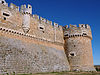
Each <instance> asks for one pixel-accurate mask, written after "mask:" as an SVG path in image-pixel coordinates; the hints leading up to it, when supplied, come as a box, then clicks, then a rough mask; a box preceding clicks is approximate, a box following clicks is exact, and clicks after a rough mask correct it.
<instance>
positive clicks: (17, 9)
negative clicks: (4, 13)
mask: <svg viewBox="0 0 100 75" xmlns="http://www.w3.org/2000/svg"><path fill="white" fill-rule="evenodd" d="M10 8H11V9H13V10H16V11H19V6H16V5H15V4H13V3H11V4H10Z"/></svg>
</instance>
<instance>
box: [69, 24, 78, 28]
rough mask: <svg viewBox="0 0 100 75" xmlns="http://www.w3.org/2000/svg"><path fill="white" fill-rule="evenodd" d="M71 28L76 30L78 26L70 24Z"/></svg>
mask: <svg viewBox="0 0 100 75" xmlns="http://www.w3.org/2000/svg"><path fill="white" fill-rule="evenodd" d="M69 27H70V28H76V27H77V25H71V24H70V26H69Z"/></svg>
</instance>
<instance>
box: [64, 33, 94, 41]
mask: <svg viewBox="0 0 100 75" xmlns="http://www.w3.org/2000/svg"><path fill="white" fill-rule="evenodd" d="M81 36H83V37H88V38H90V39H91V40H92V37H91V36H88V34H86V33H83V34H73V35H70V34H64V37H65V38H70V37H81Z"/></svg>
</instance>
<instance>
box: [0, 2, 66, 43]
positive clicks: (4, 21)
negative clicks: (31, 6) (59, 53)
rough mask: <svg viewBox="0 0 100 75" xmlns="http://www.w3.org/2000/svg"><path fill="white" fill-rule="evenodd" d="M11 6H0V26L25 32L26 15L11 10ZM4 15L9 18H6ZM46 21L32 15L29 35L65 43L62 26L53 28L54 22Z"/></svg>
mask: <svg viewBox="0 0 100 75" xmlns="http://www.w3.org/2000/svg"><path fill="white" fill-rule="evenodd" d="M11 6H13V8H14V7H17V6H15V5H14V4H11ZM11 6H10V7H7V6H4V5H0V16H1V17H0V23H1V25H0V26H2V27H6V28H9V29H13V30H17V31H19V32H24V31H23V28H22V22H23V16H24V15H23V14H22V13H20V12H19V11H18V10H14V9H13V8H11ZM17 8H18V7H17ZM4 14H7V15H9V16H5V15H4ZM44 20H45V19H44V18H42V17H40V18H39V16H38V15H33V16H31V15H30V30H29V32H28V34H30V35H34V36H36V37H38V38H41V39H45V40H48V41H52V42H60V43H64V40H63V29H62V26H58V24H57V25H56V24H55V26H53V25H52V22H50V21H48V20H45V21H44ZM55 32H56V33H55ZM55 38H56V39H55ZM59 38H60V39H59Z"/></svg>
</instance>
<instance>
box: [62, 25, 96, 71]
mask: <svg viewBox="0 0 100 75" xmlns="http://www.w3.org/2000/svg"><path fill="white" fill-rule="evenodd" d="M64 39H65V51H66V55H67V57H68V61H69V64H70V67H71V71H96V70H95V68H94V65H93V56H92V46H91V40H92V34H91V29H90V26H89V25H88V24H87V25H85V24H80V25H79V27H77V26H76V25H70V27H69V28H68V26H66V28H65V29H64Z"/></svg>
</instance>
